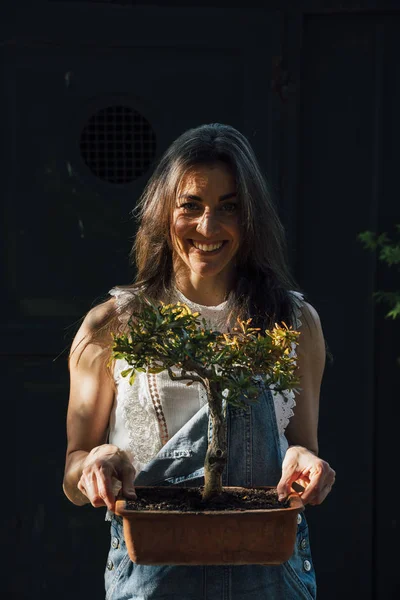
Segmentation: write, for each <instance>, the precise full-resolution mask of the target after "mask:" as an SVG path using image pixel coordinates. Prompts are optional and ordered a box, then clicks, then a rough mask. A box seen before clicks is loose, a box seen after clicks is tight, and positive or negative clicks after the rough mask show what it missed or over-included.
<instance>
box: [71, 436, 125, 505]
mask: <svg viewBox="0 0 400 600" xmlns="http://www.w3.org/2000/svg"><path fill="white" fill-rule="evenodd" d="M82 467H83V468H82V475H81V477H80V479H79V481H78V489H79V491H80V492H82V494H84V495H85V496H86V497H87V498H88V499H89V501H90V503H91V504H92V506H94V507H95V508H97V507H100V506H107V508H108V509H109V510H111V511H114V508H115V491H114V490H113V487H114V484H113V481H115V479H116V480H118V481H120V482H121V485H122V487H121V494H122V495H123V496H124V497H126V498H131V499H136V493H135V488H134V485H133V482H134V479H135V475H136V472H135V469H134V467H133V466H132V463H131V461H130V460H129V457H128V455H127V453H126V452H124V451H123V450H120V449H119V448H118V447H117V446H114V445H113V444H102V445H101V446H96V447H95V448H93V449H92V450H91V451H90V452H89V454H88V455H87V456H86V458H85V460H84V461H83V465H82Z"/></svg>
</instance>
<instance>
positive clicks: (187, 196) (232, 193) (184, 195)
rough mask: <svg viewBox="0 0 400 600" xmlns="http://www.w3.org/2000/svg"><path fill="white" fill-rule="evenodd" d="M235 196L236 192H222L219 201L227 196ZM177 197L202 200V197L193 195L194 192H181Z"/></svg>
mask: <svg viewBox="0 0 400 600" xmlns="http://www.w3.org/2000/svg"><path fill="white" fill-rule="evenodd" d="M235 196H236V192H230V193H229V194H224V195H223V196H220V197H219V201H220V202H221V201H223V200H229V198H234V197H235ZM179 198H192V200H198V201H199V202H203V200H202V198H200V196H195V194H190V193H188V194H181V195H180V196H179Z"/></svg>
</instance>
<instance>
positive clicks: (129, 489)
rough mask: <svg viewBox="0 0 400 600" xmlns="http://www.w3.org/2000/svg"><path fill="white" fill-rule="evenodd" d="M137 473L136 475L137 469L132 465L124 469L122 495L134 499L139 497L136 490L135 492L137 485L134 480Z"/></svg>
mask: <svg viewBox="0 0 400 600" xmlns="http://www.w3.org/2000/svg"><path fill="white" fill-rule="evenodd" d="M135 475H136V471H135V469H134V468H133V467H131V466H129V467H127V468H126V469H124V471H123V473H122V489H121V493H122V495H124V496H126V497H127V498H131V499H132V500H136V498H137V496H136V492H135V486H134V484H133V482H134V480H135Z"/></svg>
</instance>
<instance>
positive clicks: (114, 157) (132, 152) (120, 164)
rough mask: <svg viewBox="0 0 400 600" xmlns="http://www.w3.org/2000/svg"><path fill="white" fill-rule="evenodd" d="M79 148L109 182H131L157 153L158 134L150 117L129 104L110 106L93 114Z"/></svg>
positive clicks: (142, 171) (86, 160) (91, 165)
mask: <svg viewBox="0 0 400 600" xmlns="http://www.w3.org/2000/svg"><path fill="white" fill-rule="evenodd" d="M80 149H81V154H82V157H83V160H84V161H85V163H86V164H87V166H88V167H89V169H90V170H91V171H92V172H93V173H94V174H95V175H96V176H97V177H99V178H100V179H103V180H104V181H108V182H110V183H129V182H130V181H133V180H135V179H137V178H138V177H140V176H141V175H143V173H145V172H146V171H147V169H148V167H149V165H150V164H151V162H152V161H153V159H154V156H155V153H156V136H155V133H154V131H153V128H152V127H151V125H150V123H149V122H148V121H147V119H146V118H145V117H144V116H143V115H141V114H140V113H138V112H137V111H136V110H134V109H133V108H130V107H128V106H109V107H107V108H103V109H101V110H99V111H98V112H97V113H95V114H94V115H93V116H92V117H90V119H89V121H88V123H87V125H86V126H85V127H84V129H83V131H82V134H81V140H80Z"/></svg>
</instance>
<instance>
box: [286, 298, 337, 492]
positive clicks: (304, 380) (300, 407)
mask: <svg viewBox="0 0 400 600" xmlns="http://www.w3.org/2000/svg"><path fill="white" fill-rule="evenodd" d="M301 320H302V326H301V327H300V329H299V331H300V332H301V335H300V337H299V344H298V346H297V366H298V370H297V375H298V377H299V378H300V388H301V391H300V394H296V407H295V409H294V415H293V417H292V418H291V420H290V421H289V424H288V426H287V428H286V431H285V435H286V437H287V440H288V442H289V448H288V450H287V452H286V455H285V458H284V461H283V464H282V477H281V480H280V482H279V484H278V493H279V495H280V496H281V497H286V496H287V495H288V494H289V493H290V491H291V486H292V483H294V482H297V483H299V484H300V485H302V486H303V487H304V488H305V489H304V492H302V494H301V496H302V499H303V502H304V503H310V504H320V503H321V502H322V501H323V500H324V499H325V498H326V496H327V495H328V494H329V492H330V490H331V488H332V485H333V483H334V481H335V475H336V474H335V471H334V470H333V469H332V468H331V467H330V465H329V464H328V463H327V462H326V461H324V460H322V459H321V458H318V414H319V396H320V389H321V382H322V376H323V373H324V368H325V356H326V350H325V341H324V335H323V332H322V327H321V321H320V318H319V315H318V313H317V311H316V310H315V308H314V307H313V306H311V304H308V303H307V302H304V303H303V307H302V316H301Z"/></svg>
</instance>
